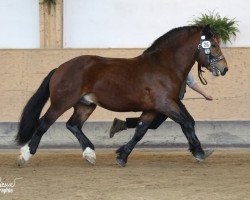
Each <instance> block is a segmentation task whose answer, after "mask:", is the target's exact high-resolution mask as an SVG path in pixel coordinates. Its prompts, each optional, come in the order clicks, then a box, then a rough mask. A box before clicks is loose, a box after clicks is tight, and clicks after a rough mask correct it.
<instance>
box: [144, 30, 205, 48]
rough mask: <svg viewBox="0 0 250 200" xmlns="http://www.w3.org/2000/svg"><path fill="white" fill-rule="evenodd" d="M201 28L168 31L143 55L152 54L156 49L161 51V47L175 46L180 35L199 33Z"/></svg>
mask: <svg viewBox="0 0 250 200" xmlns="http://www.w3.org/2000/svg"><path fill="white" fill-rule="evenodd" d="M202 28H203V27H201V26H183V27H178V28H174V29H172V30H170V31H168V32H167V33H165V34H164V35H162V36H161V37H159V38H158V39H156V40H155V41H154V42H153V44H152V45H151V46H150V47H149V48H147V49H146V50H145V51H144V52H143V53H150V52H154V51H156V50H158V49H161V48H162V47H163V46H166V45H168V46H171V45H175V43H176V41H177V39H178V38H179V37H180V35H181V34H185V33H189V34H190V33H193V32H196V31H200V30H202Z"/></svg>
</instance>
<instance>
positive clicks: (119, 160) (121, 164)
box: [116, 158, 126, 167]
mask: <svg viewBox="0 0 250 200" xmlns="http://www.w3.org/2000/svg"><path fill="white" fill-rule="evenodd" d="M116 163H117V164H118V165H119V166H120V167H125V166H126V162H125V161H124V160H123V159H121V158H116Z"/></svg>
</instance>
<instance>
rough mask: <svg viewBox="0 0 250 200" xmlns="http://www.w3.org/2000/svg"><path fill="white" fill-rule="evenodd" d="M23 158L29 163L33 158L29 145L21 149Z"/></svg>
mask: <svg viewBox="0 0 250 200" xmlns="http://www.w3.org/2000/svg"><path fill="white" fill-rule="evenodd" d="M20 152H21V155H20V156H21V157H22V158H23V159H24V160H25V161H26V162H27V161H28V160H29V159H30V158H31V157H32V155H31V153H30V147H29V146H28V144H26V145H24V146H23V147H22V148H21V149H20Z"/></svg>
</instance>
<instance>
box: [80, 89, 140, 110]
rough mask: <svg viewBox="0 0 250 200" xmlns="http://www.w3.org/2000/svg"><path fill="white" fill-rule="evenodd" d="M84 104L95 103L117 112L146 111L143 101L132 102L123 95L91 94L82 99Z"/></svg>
mask: <svg viewBox="0 0 250 200" xmlns="http://www.w3.org/2000/svg"><path fill="white" fill-rule="evenodd" d="M132 99H133V98H132ZM82 102H83V103H85V104H87V105H88V104H89V105H90V104H92V103H93V104H96V105H98V106H101V107H103V108H105V109H107V110H111V111H115V112H130V111H133V112H137V111H142V110H144V108H143V106H142V105H143V104H142V102H141V99H140V100H138V99H137V100H131V99H130V98H129V99H128V98H126V97H123V96H122V95H119V96H116V95H115V96H113V95H110V94H94V93H89V94H86V95H84V96H83V97H82Z"/></svg>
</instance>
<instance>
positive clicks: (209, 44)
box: [201, 40, 211, 49]
mask: <svg viewBox="0 0 250 200" xmlns="http://www.w3.org/2000/svg"><path fill="white" fill-rule="evenodd" d="M201 46H202V48H203V49H209V48H210V47H211V43H210V41H208V40H206V41H203V42H202V43H201Z"/></svg>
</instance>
